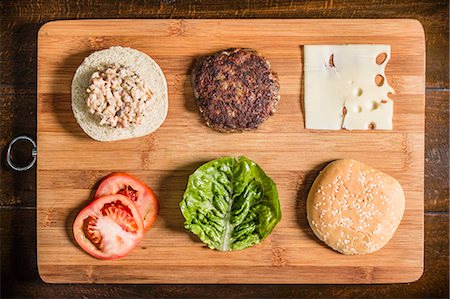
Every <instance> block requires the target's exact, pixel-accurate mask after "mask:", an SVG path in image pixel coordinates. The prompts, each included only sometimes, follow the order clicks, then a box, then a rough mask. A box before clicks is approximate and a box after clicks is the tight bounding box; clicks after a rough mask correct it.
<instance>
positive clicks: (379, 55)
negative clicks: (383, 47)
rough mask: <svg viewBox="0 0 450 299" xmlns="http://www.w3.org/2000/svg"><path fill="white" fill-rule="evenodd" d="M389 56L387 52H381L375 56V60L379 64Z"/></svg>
mask: <svg viewBox="0 0 450 299" xmlns="http://www.w3.org/2000/svg"><path fill="white" fill-rule="evenodd" d="M386 58H387V54H386V53H384V52H383V53H380V54H378V56H377V57H376V58H375V61H376V63H377V64H379V65H381V64H383V63H384V62H385V61H386Z"/></svg>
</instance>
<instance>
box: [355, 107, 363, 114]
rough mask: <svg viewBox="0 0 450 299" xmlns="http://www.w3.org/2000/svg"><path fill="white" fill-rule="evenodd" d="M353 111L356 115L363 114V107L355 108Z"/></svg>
mask: <svg viewBox="0 0 450 299" xmlns="http://www.w3.org/2000/svg"><path fill="white" fill-rule="evenodd" d="M353 111H354V112H355V113H361V112H362V107H361V106H358V107H355V108H353Z"/></svg>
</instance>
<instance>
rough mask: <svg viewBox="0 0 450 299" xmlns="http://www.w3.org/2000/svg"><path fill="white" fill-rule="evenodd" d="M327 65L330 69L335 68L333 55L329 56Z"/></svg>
mask: <svg viewBox="0 0 450 299" xmlns="http://www.w3.org/2000/svg"><path fill="white" fill-rule="evenodd" d="M328 65H329V66H330V67H336V66H335V65H334V54H331V56H330V59H329V61H328Z"/></svg>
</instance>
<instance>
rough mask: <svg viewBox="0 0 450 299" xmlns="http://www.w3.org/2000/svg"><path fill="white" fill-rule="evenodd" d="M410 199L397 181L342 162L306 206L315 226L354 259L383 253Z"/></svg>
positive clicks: (327, 171) (324, 175)
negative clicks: (354, 257)
mask: <svg viewBox="0 0 450 299" xmlns="http://www.w3.org/2000/svg"><path fill="white" fill-rule="evenodd" d="M404 210H405V196H404V194H403V189H402V187H401V186H400V184H399V183H398V182H397V181H396V180H395V179H394V178H393V177H391V176H389V175H387V174H385V173H383V172H381V171H378V170H376V169H374V168H372V167H370V166H368V165H365V164H363V163H360V162H358V161H355V160H336V161H334V162H332V163H330V164H328V165H327V166H326V167H325V168H324V169H323V170H322V171H321V172H320V174H319V175H318V176H317V178H316V179H315V181H314V183H313V185H312V187H311V189H310V191H309V194H308V199H307V203H306V212H307V217H308V222H309V226H310V227H311V229H312V230H313V232H314V233H315V234H316V236H317V237H318V238H319V239H320V240H321V241H323V242H325V243H326V244H327V245H328V246H330V247H331V248H333V249H334V250H336V251H338V252H340V253H343V254H348V255H353V254H366V253H371V252H374V251H377V250H379V249H380V248H382V247H383V246H384V245H386V243H387V242H388V241H389V240H390V239H391V238H392V236H393V235H394V233H395V231H396V229H397V227H398V225H399V224H400V221H401V219H402V217H403V212H404Z"/></svg>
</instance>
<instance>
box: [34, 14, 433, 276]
mask: <svg viewBox="0 0 450 299" xmlns="http://www.w3.org/2000/svg"><path fill="white" fill-rule="evenodd" d="M361 40H363V41H364V43H379V44H389V45H391V57H392V58H391V60H390V61H389V63H388V64H387V67H386V77H387V81H388V82H389V83H390V84H391V85H392V86H393V87H394V89H395V93H396V94H395V95H393V96H392V97H393V100H394V102H395V109H394V110H395V113H394V120H393V122H394V130H393V131H354V132H350V131H344V130H341V131H315V130H306V129H305V128H304V120H303V112H302V104H303V92H302V90H303V86H302V69H303V63H302V62H303V56H302V45H305V44H351V43H358V42H360V41H361ZM205 41H207V42H205ZM113 45H122V46H127V47H132V48H135V49H138V50H141V51H143V52H144V53H147V54H149V55H150V56H151V57H152V58H153V59H154V60H155V61H156V62H157V63H158V64H159V65H160V66H161V68H162V70H163V72H164V73H165V76H166V79H167V84H168V92H169V112H168V117H167V119H166V121H165V122H164V124H163V125H162V126H161V128H159V129H158V130H157V131H156V132H155V133H153V134H151V135H149V136H145V137H142V138H136V139H132V140H124V141H119V142H96V141H94V140H92V139H91V138H89V137H88V136H87V135H86V134H84V132H83V131H82V130H81V129H80V128H79V126H78V124H77V123H76V121H75V119H74V117H73V115H72V112H71V104H70V101H71V95H70V87H71V81H72V77H73V74H74V73H75V70H76V68H77V67H78V65H79V64H80V63H81V62H82V61H83V59H84V57H86V56H87V55H88V54H89V53H92V52H93V51H95V50H99V49H104V48H108V47H110V46H113ZM424 46H425V39H424V33H423V29H422V26H421V24H420V23H419V22H417V21H415V20H295V19H292V20H279V19H277V20H275V19H273V20H218V19H216V20H88V21H56V22H50V23H47V24H46V25H44V26H43V27H41V29H40V31H39V33H38V88H37V90H38V128H37V142H38V144H39V160H38V167H37V245H38V246H37V254H38V267H39V273H40V275H41V278H42V279H43V280H44V281H46V282H58V283H64V282H66V283H67V282H90V283H104V282H108V283H114V282H115V283H381V282H384V283H386V282H391V283H392V282H396V283H399V282H412V281H415V280H417V279H419V278H420V277H421V276H422V272H423V171H424V168H423V167H424V162H423V155H424V98H425V97H424V96H425V95H424V91H425V48H424ZM230 47H249V48H254V49H257V50H259V51H260V52H261V53H262V54H263V55H264V56H265V57H266V58H267V59H268V60H269V61H270V62H271V65H272V68H273V70H274V71H275V72H277V74H278V77H279V79H280V86H281V102H280V104H279V105H278V107H277V112H276V114H275V116H273V117H272V118H271V119H269V120H268V121H267V122H266V123H264V124H263V125H262V126H261V127H260V128H259V129H258V130H257V131H254V132H246V133H240V134H224V133H220V132H216V131H214V130H212V129H210V128H208V127H207V126H205V125H204V124H203V122H202V121H201V120H200V117H199V115H198V112H197V109H196V106H195V102H194V98H193V91H192V88H191V86H190V77H189V74H190V71H191V70H190V68H191V65H192V64H193V62H194V61H195V59H196V58H198V57H201V56H204V55H208V54H211V53H214V52H217V51H218V50H221V49H224V48H230ZM239 155H245V156H248V157H250V158H251V159H253V160H254V161H256V162H257V163H258V164H259V165H260V166H261V167H263V169H264V170H265V171H266V172H267V173H268V174H269V175H270V176H271V177H272V178H273V179H274V181H275V182H276V183H277V186H278V192H279V194H280V202H281V206H282V212H283V220H282V222H281V223H280V224H279V225H278V226H277V228H276V229H275V231H274V232H273V233H272V234H271V235H270V237H269V238H268V239H267V240H266V241H265V242H263V243H262V244H261V245H258V246H255V247H253V248H251V249H247V250H244V251H238V252H229V253H221V252H217V251H212V250H208V249H206V248H205V246H204V245H203V244H202V243H201V242H199V241H198V240H196V239H195V238H193V237H192V236H190V235H189V234H187V233H186V232H185V231H184V228H183V219H182V216H181V213H180V211H179V202H180V200H181V198H182V194H183V191H184V189H185V187H186V182H187V177H188V175H189V174H190V173H192V172H193V171H194V170H195V169H196V168H197V167H198V166H200V165H201V164H202V163H204V162H205V161H209V160H211V159H215V158H218V157H221V156H239ZM341 158H353V159H357V160H359V161H362V162H364V163H367V164H369V165H373V166H374V167H376V168H378V169H380V170H382V171H384V172H387V173H389V174H390V175H392V176H394V177H395V178H397V179H398V180H399V182H400V184H401V185H402V186H403V189H404V192H405V196H406V209H405V214H404V217H403V220H402V223H401V225H400V226H399V228H398V231H397V233H396V234H395V236H394V238H393V239H392V240H391V241H390V242H389V244H388V245H387V246H386V247H385V248H383V250H380V251H378V252H377V253H375V254H370V255H366V256H350V257H348V256H344V255H341V254H338V253H336V252H334V251H332V250H330V249H328V248H326V247H325V246H323V245H322V244H321V243H320V242H318V240H317V239H315V238H314V235H313V233H312V231H311V230H310V229H309V226H308V224H307V222H306V216H305V207H304V206H305V201H306V195H307V192H308V189H309V186H310V185H311V183H312V180H313V179H314V177H315V176H316V175H317V173H318V171H319V170H320V169H321V168H323V166H324V165H326V163H327V162H329V161H332V160H335V159H341ZM112 171H126V172H129V173H132V174H134V175H136V176H137V177H139V178H140V179H142V180H143V181H144V182H146V183H147V184H149V186H151V187H152V188H153V189H154V190H155V192H156V194H157V195H158V197H159V199H160V205H161V209H160V213H159V218H158V221H157V223H156V225H155V226H154V227H153V228H152V230H151V231H150V232H149V233H148V234H147V235H146V237H145V238H144V240H143V241H142V242H141V243H140V245H139V247H138V248H136V249H135V250H134V251H133V253H132V254H130V255H129V256H127V257H126V258H123V259H120V260H115V261H108V262H105V261H100V260H96V259H95V258H92V257H90V256H88V255H87V254H85V253H84V252H82V251H81V250H80V249H79V248H78V247H77V246H74V244H73V243H74V242H73V236H72V234H71V225H72V223H73V220H74V216H76V213H77V212H78V211H79V209H80V208H81V207H82V206H83V205H85V204H86V202H87V201H89V199H90V198H89V197H90V196H91V193H92V190H93V187H94V186H95V185H96V183H97V182H98V181H99V180H100V179H101V178H102V177H104V176H105V175H107V174H108V173H110V172H112ZM150 254H151V255H152V256H153V257H152V259H149V258H148V256H149V255H150ZM192 272H194V273H195V275H192ZM123 273H126V275H124V274H123Z"/></svg>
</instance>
